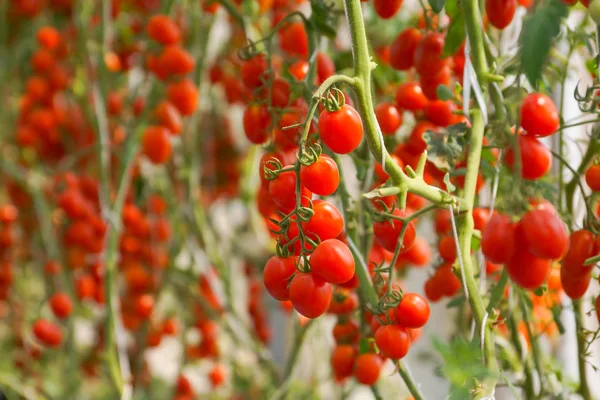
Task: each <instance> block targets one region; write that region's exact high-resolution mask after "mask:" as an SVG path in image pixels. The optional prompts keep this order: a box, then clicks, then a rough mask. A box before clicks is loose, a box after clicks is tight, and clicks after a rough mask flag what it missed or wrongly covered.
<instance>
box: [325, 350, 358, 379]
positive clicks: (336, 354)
mask: <svg viewBox="0 0 600 400" xmlns="http://www.w3.org/2000/svg"><path fill="white" fill-rule="evenodd" d="M356 356H357V351H356V349H355V348H354V347H353V346H351V345H348V344H341V345H339V346H337V347H336V348H335V349H333V351H332V352H331V369H332V370H333V374H334V375H335V378H336V379H337V380H342V379H346V378H349V377H351V376H352V372H353V370H354V362H355V361H356Z"/></svg>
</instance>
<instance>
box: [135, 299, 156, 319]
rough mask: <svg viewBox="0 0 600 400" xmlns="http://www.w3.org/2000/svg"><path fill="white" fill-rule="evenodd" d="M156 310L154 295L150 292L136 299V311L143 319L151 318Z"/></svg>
mask: <svg viewBox="0 0 600 400" xmlns="http://www.w3.org/2000/svg"><path fill="white" fill-rule="evenodd" d="M153 310H154V297H152V295H150V294H143V295H141V296H139V297H138V298H137V299H136V301H135V313H136V314H137V315H138V316H139V317H140V318H142V319H147V318H150V316H151V315H152V311H153Z"/></svg>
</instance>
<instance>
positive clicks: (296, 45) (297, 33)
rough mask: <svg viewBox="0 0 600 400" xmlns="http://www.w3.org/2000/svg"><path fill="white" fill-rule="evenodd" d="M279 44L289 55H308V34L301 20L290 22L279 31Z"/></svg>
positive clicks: (305, 56) (304, 57) (303, 56)
mask: <svg viewBox="0 0 600 400" xmlns="http://www.w3.org/2000/svg"><path fill="white" fill-rule="evenodd" d="M279 45H280V46H281V49H282V50H283V51H284V52H285V53H287V54H288V55H290V56H297V57H300V58H303V59H306V58H307V57H308V36H307V35H306V29H305V28H304V23H302V22H292V23H290V24H288V25H287V26H285V27H284V28H282V29H281V30H280V31H279Z"/></svg>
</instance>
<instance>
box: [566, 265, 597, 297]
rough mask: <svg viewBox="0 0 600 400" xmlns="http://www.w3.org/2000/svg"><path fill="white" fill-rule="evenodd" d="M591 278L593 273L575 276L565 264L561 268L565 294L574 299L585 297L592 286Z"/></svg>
mask: <svg viewBox="0 0 600 400" xmlns="http://www.w3.org/2000/svg"><path fill="white" fill-rule="evenodd" d="M591 280H592V275H591V274H584V275H579V276H573V275H570V274H569V273H568V272H567V271H566V270H565V268H564V266H563V267H562V268H561V269H560V282H561V284H562V288H563V290H564V292H565V294H566V295H567V296H569V298H571V299H573V300H577V299H580V298H582V297H583V295H584V294H585V292H587V290H588V287H589V286H590V282H591Z"/></svg>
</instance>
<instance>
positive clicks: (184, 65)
mask: <svg viewBox="0 0 600 400" xmlns="http://www.w3.org/2000/svg"><path fill="white" fill-rule="evenodd" d="M195 66H196V62H195V60H194V57H192V55H191V54H190V53H189V52H188V51H186V50H185V49H184V48H182V47H180V46H178V45H172V46H167V47H165V48H164V49H163V51H162V52H161V53H160V55H159V56H158V59H157V60H156V72H157V75H158V76H159V77H169V76H173V75H185V74H189V73H190V72H192V71H193V70H194V67H195Z"/></svg>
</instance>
